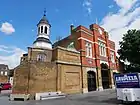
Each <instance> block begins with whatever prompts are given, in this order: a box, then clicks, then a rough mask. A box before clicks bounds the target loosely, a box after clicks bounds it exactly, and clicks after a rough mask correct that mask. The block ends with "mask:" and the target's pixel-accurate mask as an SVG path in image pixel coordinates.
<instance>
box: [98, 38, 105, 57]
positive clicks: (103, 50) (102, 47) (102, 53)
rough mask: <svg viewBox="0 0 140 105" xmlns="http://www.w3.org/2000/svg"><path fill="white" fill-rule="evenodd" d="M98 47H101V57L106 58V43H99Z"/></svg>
mask: <svg viewBox="0 0 140 105" xmlns="http://www.w3.org/2000/svg"><path fill="white" fill-rule="evenodd" d="M98 45H99V52H100V56H104V57H106V45H105V43H103V42H101V41H98Z"/></svg>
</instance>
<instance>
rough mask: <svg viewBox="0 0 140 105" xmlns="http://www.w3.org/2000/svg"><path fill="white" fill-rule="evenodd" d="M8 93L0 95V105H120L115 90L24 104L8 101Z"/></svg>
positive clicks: (22, 102)
mask: <svg viewBox="0 0 140 105" xmlns="http://www.w3.org/2000/svg"><path fill="white" fill-rule="evenodd" d="M9 93H10V91H7V92H3V93H2V94H1V95H0V105H122V104H120V102H118V101H117V100H116V93H115V90H105V91H100V92H99V91H95V92H90V93H86V94H76V95H68V96H67V97H65V98H59V99H49V100H43V101H25V102H24V101H9V100H8V94H9ZM131 105H132V104H131ZM134 105H136V104H134Z"/></svg>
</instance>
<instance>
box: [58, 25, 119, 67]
mask: <svg viewBox="0 0 140 105" xmlns="http://www.w3.org/2000/svg"><path fill="white" fill-rule="evenodd" d="M98 28H100V29H101V30H102V35H101V34H100V33H99V31H98ZM99 39H100V40H102V41H103V43H104V44H105V45H106V57H103V56H100V53H99V45H98V40H99ZM72 41H74V42H75V48H76V49H77V50H78V51H81V56H82V65H84V66H88V67H100V60H103V61H106V62H108V64H109V65H108V66H109V67H110V69H117V67H116V63H112V62H111V56H110V51H113V52H114V56H116V53H115V43H114V42H113V41H111V40H109V35H108V33H107V32H106V31H105V30H104V29H103V28H102V27H100V26H99V25H97V24H91V25H90V29H88V28H86V27H84V26H81V25H80V26H78V27H76V28H75V29H74V30H73V31H72V33H71V35H70V36H68V37H67V38H65V39H63V40H61V41H60V43H59V46H63V47H66V46H67V45H68V43H70V42H72ZM86 41H88V42H90V43H91V44H92V58H87V57H86V47H85V44H86ZM115 58H116V57H115ZM115 61H116V59H115ZM89 62H90V63H89Z"/></svg>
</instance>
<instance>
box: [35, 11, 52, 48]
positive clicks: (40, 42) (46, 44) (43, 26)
mask: <svg viewBox="0 0 140 105" xmlns="http://www.w3.org/2000/svg"><path fill="white" fill-rule="evenodd" d="M50 28H51V25H50V24H49V21H48V20H47V18H46V10H44V15H43V17H42V19H41V20H40V21H39V23H38V24H37V39H36V40H35V41H34V43H33V47H34V48H45V49H52V43H51V41H50Z"/></svg>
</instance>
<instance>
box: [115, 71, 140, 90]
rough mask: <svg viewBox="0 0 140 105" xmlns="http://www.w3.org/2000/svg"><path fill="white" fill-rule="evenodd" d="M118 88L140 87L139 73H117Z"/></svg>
mask: <svg viewBox="0 0 140 105" xmlns="http://www.w3.org/2000/svg"><path fill="white" fill-rule="evenodd" d="M114 79H115V83H116V88H140V80H139V75H138V73H131V74H115V75H114Z"/></svg>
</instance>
